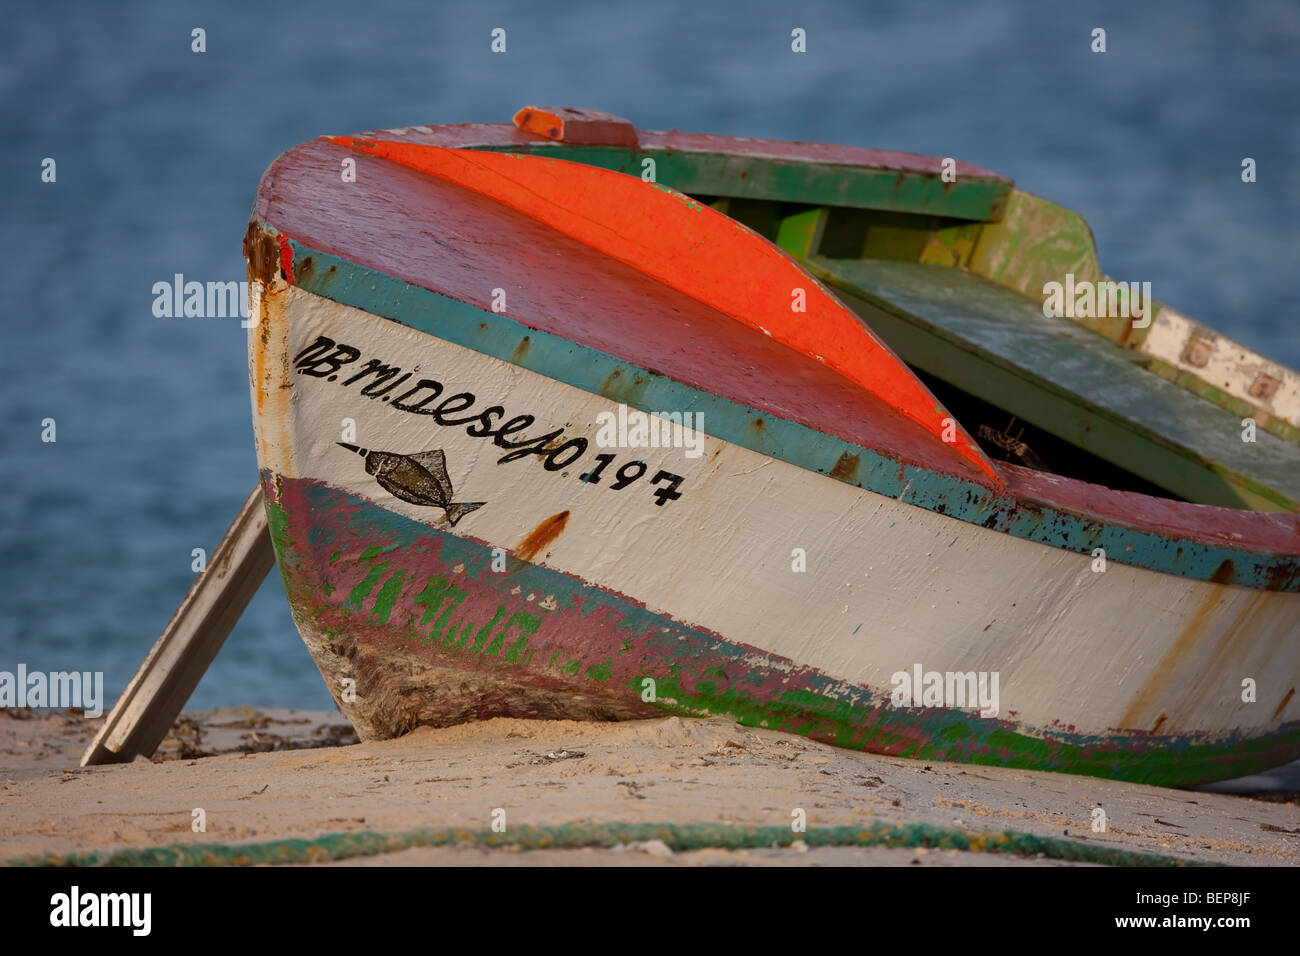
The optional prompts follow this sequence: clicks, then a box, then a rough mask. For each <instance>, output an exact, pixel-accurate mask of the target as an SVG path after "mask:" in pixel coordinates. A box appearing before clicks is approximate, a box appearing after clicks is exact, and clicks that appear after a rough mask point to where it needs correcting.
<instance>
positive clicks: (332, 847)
mask: <svg viewBox="0 0 1300 956" xmlns="http://www.w3.org/2000/svg"><path fill="white" fill-rule="evenodd" d="M646 840H662V841H663V842H664V843H665V844H667V846H668V847H670V848H671V849H673V850H675V851H678V852H680V851H683V850H702V849H725V850H742V849H762V848H768V847H788V846H790V845H791V844H792V843H794V842H795V841H796V840H802V841H803V842H804V843H806V844H807V845H808V846H809V847H823V846H883V847H927V848H931V849H941V850H971V851H979V852H984V853H1014V854H1018V855H1021V856H1039V855H1041V856H1044V857H1047V858H1049V859H1053V860H1070V861H1073V862H1076V863H1100V864H1104V865H1107V866H1198V865H1202V864H1198V863H1197V862H1196V861H1193V860H1183V859H1178V858H1176V857H1171V856H1158V855H1155V854H1149V853H1135V852H1132V851H1130V850H1120V849H1116V848H1114V847H1104V846H1092V845H1089V844H1085V843H1079V842H1076V841H1073V840H1062V839H1059V838H1057V837H1043V836H1035V835H1033V834H1031V833H1019V832H1016V831H1014V830H1001V831H997V830H987V831H984V832H982V833H968V832H966V831H963V830H957V829H954V828H952V827H943V826H935V825H934V824H930V823H907V824H901V825H895V824H890V823H884V822H880V821H877V822H876V823H873V824H871V825H870V826H866V827H815V828H812V829H810V830H808V831H807V832H806V833H794V832H792V831H791V830H790V828H789V827H740V826H725V825H723V824H717V823H695V824H685V825H679V824H672V823H594V824H581V823H568V824H559V825H555V826H539V827H534V826H524V827H518V828H515V829H512V830H508V831H506V832H505V833H493V832H492V831H490V830H463V829H456V828H447V829H441V830H427V829H421V830H407V831H405V832H401V833H389V834H385V833H374V832H371V831H361V832H359V833H327V834H324V835H322V836H318V837H316V838H314V839H310V840H303V839H288V840H272V841H268V842H265V843H237V844H229V843H191V844H172V845H170V846H158V847H143V848H140V849H130V850H118V851H116V852H100V853H69V854H46V855H41V856H31V857H25V858H22V859H17V860H10V861H9V862H8V863H7V864H6V865H8V866H253V865H257V864H275V863H325V862H328V861H330V860H346V859H348V858H349V857H356V856H376V855H380V854H384V853H395V852H397V851H399V850H408V849H411V848H413V847H429V846H461V845H465V846H478V847H484V848H500V847H513V848H516V849H520V850H546V849H560V848H580V847H614V846H618V845H619V844H626V843H637V842H641V841H646Z"/></svg>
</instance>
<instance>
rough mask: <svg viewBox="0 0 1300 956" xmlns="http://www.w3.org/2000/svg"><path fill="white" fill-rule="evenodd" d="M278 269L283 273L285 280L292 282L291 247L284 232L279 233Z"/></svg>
mask: <svg viewBox="0 0 1300 956" xmlns="http://www.w3.org/2000/svg"><path fill="white" fill-rule="evenodd" d="M280 271H281V272H283V273H284V278H285V281H286V282H290V283H292V282H293V247H292V246H290V245H289V237H288V236H287V235H285V234H284V233H280Z"/></svg>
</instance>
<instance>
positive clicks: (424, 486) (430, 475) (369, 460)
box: [336, 442, 487, 526]
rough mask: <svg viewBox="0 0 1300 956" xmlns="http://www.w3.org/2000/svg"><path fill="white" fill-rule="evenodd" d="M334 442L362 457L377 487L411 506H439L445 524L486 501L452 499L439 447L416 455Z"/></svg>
mask: <svg viewBox="0 0 1300 956" xmlns="http://www.w3.org/2000/svg"><path fill="white" fill-rule="evenodd" d="M336 444H337V445H338V446H339V447H340V448H346V449H347V450H348V451H354V452H356V453H357V454H358V455H360V456H361V457H362V458H364V459H365V460H366V474H368V475H374V476H375V481H377V482H379V485H380V487H381V488H383V489H384V490H385V491H387V492H388V493H389V494H391V495H392V496H393V497H394V498H400V499H401V500H402V501H409V502H410V503H411V504H413V505H428V506H429V507H433V508H441V509H442V510H443V511H444V512H446V515H447V523H448V524H450V525H452V526H455V524H456V522H457V521H459V520H460V519H461V518H463V517H465V515H467V514H469V513H470V512H471V511H474V510H476V509H478V508H482V507H483V506H484V505H485V504H487V502H486V501H467V502H453V501H452V500H451V479H450V478H449V477H447V456H446V455H444V454H443V453H442V449H441V448H437V449H435V450H433V451H422V452H420V453H419V454H415V455H398V454H396V453H395V452H391V451H370V450H369V449H367V448H358V447H357V446H356V445H348V444H346V443H344V442H337V443H336Z"/></svg>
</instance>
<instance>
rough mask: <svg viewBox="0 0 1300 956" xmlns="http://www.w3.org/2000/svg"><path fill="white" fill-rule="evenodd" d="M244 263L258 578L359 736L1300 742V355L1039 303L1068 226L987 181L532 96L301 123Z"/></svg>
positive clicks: (1113, 745) (1174, 772)
mask: <svg viewBox="0 0 1300 956" xmlns="http://www.w3.org/2000/svg"><path fill="white" fill-rule="evenodd" d="M945 172H951V173H953V174H954V175H955V181H948V180H949V179H950V178H951V177H948V176H945ZM245 251H246V254H247V257H248V260H249V276H250V299H251V303H250V320H251V321H253V322H255V324H254V325H253V326H252V328H251V329H250V339H249V341H250V374H251V382H252V394H253V405H254V425H255V431H256V438H257V451H258V459H259V463H260V468H261V475H262V484H263V492H264V495H265V499H266V509H267V518H268V521H269V524H270V528H271V534H272V538H273V542H274V546H275V551H276V559H277V563H278V566H279V568H280V572H281V575H282V577H283V580H284V585H285V589H286V592H287V595H288V598H289V602H290V605H291V607H292V610H293V614H294V618H295V621H296V623H297V625H298V628H299V630H300V632H301V634H302V637H303V639H304V641H305V643H306V644H307V646H308V648H309V649H310V650H311V653H312V655H313V657H314V659H315V661H316V663H317V665H318V666H319V668H320V670H321V673H322V675H323V676H324V678H325V681H326V683H327V685H328V686H329V688H330V690H331V692H332V693H333V694H334V696H335V699H336V700H337V702H338V704H339V706H340V708H341V709H342V710H343V712H344V713H345V714H346V715H347V716H348V718H349V719H350V720H351V721H352V722H353V724H354V725H355V726H356V728H357V730H358V732H359V733H360V735H361V736H362V737H363V738H382V737H389V736H393V735H396V734H400V733H403V732H405V731H407V730H409V729H411V728H412V727H414V726H416V725H419V724H448V723H454V722H458V721H463V720H468V719H474V718H482V717H489V716H498V715H506V716H528V717H568V718H583V719H624V718H635V717H644V716H653V715H656V714H663V713H665V712H668V713H677V714H683V715H703V714H727V715H731V716H733V717H735V718H736V719H737V720H740V721H742V722H744V723H747V724H753V725H759V726H764V727H770V728H775V729H781V730H786V731H790V732H794V733H800V734H805V735H808V736H810V737H814V738H816V739H819V740H825V741H829V742H832V743H835V744H839V745H842V746H846V747H856V748H864V749H869V750H873V751H878V752H883V753H890V754H900V755H907V756H914V757H923V758H927V759H931V758H935V759H953V760H966V761H972V762H977V763H995V764H1004V765H1009V766H1021V767H1033V768H1039V769H1051V770H1061V771H1067V772H1074V773H1087V774H1096V775H1102V776H1109V777H1116V778H1121V779H1129V780H1138V781H1146V782H1152V783H1161V784H1169V785H1188V784H1195V783H1201V782H1207V781H1211V780H1216V779H1222V778H1227V777H1233V776H1240V775H1242V774H1246V773H1250V772H1253V771H1256V770H1259V769H1263V768H1266V767H1270V766H1275V765H1277V764H1280V763H1284V762H1286V761H1288V760H1293V759H1295V758H1296V757H1298V756H1300V703H1297V701H1296V699H1295V687H1296V685H1297V683H1300V640H1298V638H1300V516H1297V515H1296V514H1295V512H1296V510H1297V504H1296V502H1297V501H1300V488H1298V487H1297V478H1298V476H1300V468H1298V467H1297V465H1300V452H1298V449H1297V444H1296V440H1295V436H1296V431H1295V429H1296V428H1297V426H1300V417H1298V416H1300V388H1298V386H1297V379H1296V377H1295V374H1294V373H1293V372H1290V371H1289V370H1286V369H1283V368H1281V367H1279V366H1277V365H1276V364H1274V363H1269V362H1267V361H1266V360H1264V359H1262V358H1261V357H1258V356H1253V355H1252V354H1251V353H1248V352H1246V350H1244V349H1241V348H1240V347H1238V346H1235V345H1233V344H1232V343H1229V342H1227V340H1226V339H1224V338H1223V337H1222V336H1218V335H1217V334H1215V333H1212V332H1210V331H1208V330H1206V329H1205V328H1204V327H1203V326H1200V325H1198V324H1196V323H1194V322H1192V321H1191V320H1190V319H1187V318H1185V317H1183V316H1181V315H1180V314H1177V313H1175V312H1173V310H1172V309H1169V308H1167V307H1164V306H1160V305H1159V304H1158V303H1154V302H1148V303H1147V309H1148V311H1147V313H1146V314H1147V315H1148V316H1150V317H1151V321H1150V322H1149V324H1147V325H1146V326H1145V327H1141V328H1135V326H1141V325H1142V323H1135V322H1133V321H1131V320H1126V321H1125V323H1116V322H1113V321H1111V320H1110V318H1111V317H1107V318H1104V319H1103V320H1100V321H1094V320H1092V319H1091V318H1089V317H1088V316H1084V317H1083V318H1082V319H1080V320H1079V321H1073V320H1071V319H1069V318H1064V317H1062V318H1049V317H1048V316H1045V315H1044V314H1043V311H1044V310H1043V299H1042V296H1041V295H1039V290H1041V289H1042V287H1043V286H1044V284H1045V283H1047V282H1050V281H1053V280H1060V279H1064V277H1065V276H1067V275H1069V276H1070V277H1071V279H1070V281H1072V282H1075V281H1101V280H1102V279H1103V278H1104V277H1103V276H1102V275H1101V273H1100V270H1099V269H1098V267H1097V264H1096V256H1095V252H1094V251H1093V249H1092V244H1091V239H1090V236H1089V235H1088V233H1087V227H1086V225H1084V224H1083V223H1082V220H1080V219H1079V218H1078V217H1077V216H1075V215H1074V214H1072V213H1069V212H1068V211H1066V210H1062V209H1060V208H1059V207H1055V206H1052V205H1051V204H1048V203H1045V202H1043V201H1042V200H1038V199H1036V198H1035V197H1030V196H1028V195H1027V194H1024V193H1021V192H1019V191H1017V190H1014V189H1013V187H1012V185H1011V183H1010V182H1008V181H1007V180H1005V179H1002V178H1001V177H998V176H996V175H995V174H992V173H989V172H987V171H985V170H981V169H978V168H976V167H972V166H969V165H967V164H964V163H949V162H944V161H942V160H940V159H927V158H924V157H917V156H911V155H907V154H899V153H885V152H879V151H873V150H865V149H856V148H847V147H837V146H822V145H814V144H802V143H773V142H762V141H756V140H745V139H728V138H720V137H711V136H698V135H689V134H681V133H676V132H671V133H658V132H647V131H641V130H635V129H633V128H632V127H631V125H630V124H628V123H626V122H625V121H622V120H619V119H618V118H616V117H609V116H607V115H605V114H598V113H594V112H591V111H577V110H563V109H538V108H528V109H525V110H522V111H520V113H519V115H518V116H516V118H515V123H514V124H513V125H509V124H501V125H473V126H449V127H412V128H408V129H397V130H386V131H379V132H372V133H366V134H360V135H356V136H342V137H324V138H321V139H318V140H314V141H312V142H309V143H305V144H302V145H300V146H298V147H295V148H294V149H292V150H290V151H288V152H287V153H285V154H283V155H282V156H281V157H279V158H278V159H277V160H276V161H275V163H274V164H273V165H272V166H271V167H270V169H269V170H268V171H267V173H266V175H265V176H264V178H263V180H262V183H261V186H260V189H259V191H258V197H257V200H256V204H255V207H254V210H253V215H252V221H251V223H250V225H249V229H248V233H247V235H246V237H245ZM1179 336H1182V339H1181V340H1180V339H1179V338H1178V337H1179ZM891 346H892V348H891ZM1207 349H1208V350H1209V351H1208V353H1207V351H1206V350H1207ZM908 363H910V365H909V364H908ZM1207 369H1208V370H1209V371H1206V370H1207ZM1198 371H1199V372H1200V373H1204V374H1198ZM1211 375H1213V376H1215V378H1214V379H1213V381H1212V380H1211V379H1210V376H1211ZM1216 382H1218V383H1219V384H1215V383H1216ZM1247 413H1249V414H1247ZM1011 417H1014V418H1016V419H1017V420H1018V422H1017V424H1016V425H1015V426H1013V427H1012V428H1008V424H1009V422H1008V419H1009V418H1011ZM1243 418H1251V419H1252V421H1253V422H1254V426H1255V430H1256V432H1257V434H1255V435H1254V436H1252V437H1254V438H1255V440H1254V441H1242V434H1243V429H1244V428H1245V426H1243V423H1242V421H1241V420H1242V419H1243ZM1022 428H1027V429H1028V430H1029V431H1028V432H1027V433H1026V432H1024V431H1020V430H1019V429H1022ZM976 435H982V441H981V440H980V439H979V438H977V437H974V436H976ZM1234 442H1235V444H1234ZM1238 446H1241V447H1238ZM990 452H995V453H997V455H998V456H1002V457H1010V458H1013V459H1015V458H1019V459H1020V460H1022V461H1025V460H1028V461H1032V462H1033V463H1034V464H1036V465H1038V467H1037V468H1029V467H1024V466H1022V465H1018V464H1014V463H1012V462H1010V461H1002V460H997V458H996V457H994V455H992V454H990ZM1083 479H1090V480H1083ZM1142 491H1146V492H1150V493H1147V494H1144V493H1141V492H1142ZM1180 499H1182V500H1180ZM1187 499H1190V500H1187ZM1195 502H1209V504H1203V503H1195ZM1220 505H1233V506H1234V507H1220Z"/></svg>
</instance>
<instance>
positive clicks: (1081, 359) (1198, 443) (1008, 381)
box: [808, 257, 1300, 511]
mask: <svg viewBox="0 0 1300 956" xmlns="http://www.w3.org/2000/svg"><path fill="white" fill-rule="evenodd" d="M808 264H809V271H811V272H812V273H813V274H814V275H816V276H818V278H820V279H822V280H823V281H825V282H827V283H829V284H830V285H832V286H833V287H835V288H836V291H837V292H839V293H840V296H841V298H843V299H844V301H845V302H846V304H848V305H849V306H850V307H851V308H852V309H854V311H856V312H857V313H858V314H859V315H860V316H862V318H863V319H864V320H865V321H866V322H867V324H868V325H869V326H870V327H871V328H872V330H873V331H874V332H875V333H876V334H878V335H879V336H880V337H881V338H882V339H884V340H885V342H886V343H887V344H888V345H889V346H890V348H892V349H893V350H894V351H895V352H897V353H898V354H899V356H900V357H901V358H902V359H903V360H904V361H906V362H908V363H909V364H912V365H914V366H916V367H918V368H920V369H922V370H923V371H925V372H927V373H929V374H932V375H935V376H937V377H939V378H941V379H943V380H944V381H947V382H950V383H951V384H953V385H955V386H957V387H958V388H960V389H962V390H963V391H966V392H969V393H970V394H972V395H975V396H977V397H979V398H981V399H983V400H984V401H987V402H990V403H991V404H994V405H997V406H998V407H999V408H1002V409H1005V410H1006V411H1008V412H1010V413H1011V414H1013V415H1016V416H1018V417H1019V418H1022V419H1023V420H1025V421H1027V422H1030V423H1032V424H1034V425H1037V426H1038V427H1040V428H1043V429H1046V430H1047V431H1049V432H1051V433H1052V434H1054V435H1057V436H1059V437H1061V438H1063V439H1065V440H1066V441H1069V442H1071V443H1072V444H1074V445H1076V446H1078V447H1080V448H1083V449H1084V450H1085V451H1088V452H1090V453H1092V454H1094V455H1097V456H1098V457H1100V458H1104V459H1105V460H1107V461H1109V462H1112V463H1114V464H1116V465H1118V466H1119V467H1121V468H1124V469H1126V470H1128V471H1131V472H1133V473H1134V474H1136V475H1139V476H1141V477H1142V478H1145V479H1146V480H1147V481H1150V482H1152V483H1154V484H1156V485H1159V486H1160V487H1162V488H1166V489H1168V490H1169V491H1172V492H1173V493H1175V494H1177V495H1180V496H1182V497H1184V498H1187V499H1188V500H1191V501H1197V502H1201V503H1204V504H1214V505H1221V506H1224V507H1233V508H1249V509H1252V510H1259V511H1300V470H1298V469H1297V468H1296V455H1295V449H1294V446H1291V445H1288V444H1287V443H1286V442H1284V441H1282V440H1280V439H1278V438H1276V437H1275V436H1273V435H1271V434H1269V433H1267V432H1264V431H1262V430H1261V431H1260V432H1259V433H1258V435H1257V439H1256V441H1255V442H1249V443H1248V442H1243V441H1242V440H1241V425H1240V420H1239V418H1238V417H1237V416H1235V415H1233V414H1232V413H1231V412H1228V411H1226V410H1224V409H1222V408H1219V407H1217V406H1215V405H1212V404H1210V403H1209V402H1206V401H1203V400H1202V399H1200V398H1198V397H1197V396H1195V395H1193V394H1192V393H1190V392H1188V391H1186V390H1184V389H1182V388H1180V387H1178V386H1177V385H1175V384H1174V383H1172V382H1169V381H1167V380H1166V379H1163V378H1161V377H1160V376H1157V375H1153V374H1151V373H1150V372H1148V371H1146V369H1144V368H1143V367H1142V365H1141V362H1142V361H1143V356H1142V355H1140V354H1138V353H1134V352H1131V351H1128V350H1126V349H1123V348H1120V347H1119V346H1117V345H1115V344H1114V343H1112V342H1110V341H1108V340H1107V339H1105V338H1103V337H1101V336H1099V335H1096V334H1094V333H1092V332H1091V331H1089V330H1087V329H1085V328H1083V327H1082V326H1080V325H1078V324H1077V323H1075V322H1072V321H1071V320H1069V319H1064V318H1062V319H1056V318H1048V317H1045V316H1044V315H1043V313H1042V309H1041V307H1040V306H1038V305H1037V304H1036V303H1035V302H1033V301H1031V300H1029V299H1027V298H1025V297H1023V296H1020V295H1017V294H1016V293H1014V292H1011V291H1009V290H1007V289H1004V288H1000V287H998V286H995V285H993V284H992V283H989V282H987V281H985V280H982V279H979V278H976V277H974V276H971V275H969V274H967V273H964V272H961V271H959V270H956V269H945V268H940V267H935V266H925V265H919V264H916V263H903V262H885V261H865V260H844V259H838V260H837V259H826V258H820V257H814V258H813V259H811V260H809V263H808Z"/></svg>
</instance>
